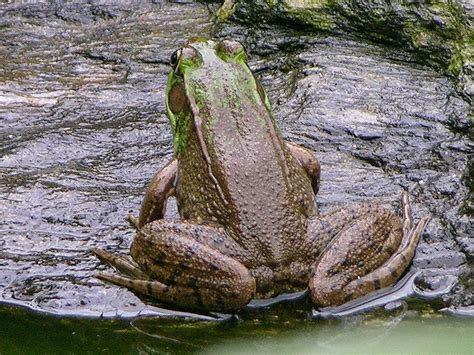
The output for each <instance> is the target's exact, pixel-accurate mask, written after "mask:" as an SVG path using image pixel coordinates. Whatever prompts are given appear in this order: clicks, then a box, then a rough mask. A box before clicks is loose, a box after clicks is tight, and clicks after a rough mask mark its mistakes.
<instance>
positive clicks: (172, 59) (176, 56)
mask: <svg viewBox="0 0 474 355" xmlns="http://www.w3.org/2000/svg"><path fill="white" fill-rule="evenodd" d="M180 56H181V49H177V50H175V51H174V52H173V54H171V57H170V65H171V67H172V68H173V70H176V66H177V65H178V60H179V57H180Z"/></svg>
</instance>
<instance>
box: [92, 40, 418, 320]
mask: <svg viewBox="0 0 474 355" xmlns="http://www.w3.org/2000/svg"><path fill="white" fill-rule="evenodd" d="M175 59H177V60H176V63H175V65H174V71H173V73H172V74H171V75H170V79H169V82H168V97H167V107H168V115H169V117H170V122H171V124H172V127H173V133H174V138H175V147H176V160H173V161H172V162H171V163H170V164H169V165H167V166H166V167H165V168H164V169H163V170H162V171H161V172H159V173H158V174H157V175H155V177H154V178H153V181H152V184H151V186H150V189H149V190H148V192H147V194H146V196H145V200H144V203H143V207H142V210H141V212H140V217H139V219H138V222H137V224H138V225H137V227H138V229H139V231H138V234H137V236H136V237H135V239H134V241H133V243H132V246H131V257H132V258H125V257H115V256H113V255H111V254H109V253H107V252H104V251H101V250H94V251H95V252H96V253H97V255H98V256H99V257H101V258H102V259H103V260H105V261H107V262H109V263H111V264H112V265H114V266H115V267H116V268H117V269H118V270H119V271H121V272H122V273H124V274H126V275H127V276H126V277H125V276H116V275H109V274H103V273H101V274H99V275H98V277H99V278H101V279H104V280H107V281H110V282H113V283H116V284H118V285H122V286H126V287H129V288H131V289H133V290H136V291H138V292H141V293H143V294H147V295H149V296H152V297H155V298H156V299H158V300H159V301H162V302H165V303H169V304H173V305H175V306H178V307H181V308H188V309H200V310H215V311H229V310H238V309H240V308H241V307H242V306H244V305H245V304H246V303H247V302H248V301H249V300H250V299H251V298H252V297H268V296H274V295H277V294H279V293H283V292H292V291H298V290H302V289H304V288H306V287H308V285H309V288H310V291H311V297H312V299H313V301H314V302H315V303H316V304H318V305H335V304H341V303H344V302H345V301H347V300H349V299H352V298H355V297H359V296H361V295H364V294H367V293H368V292H370V291H372V290H374V289H379V288H382V287H385V286H388V285H389V284H391V283H393V282H394V281H395V280H396V279H397V278H398V277H399V276H400V274H401V273H402V272H403V270H404V269H405V268H406V267H407V266H408V264H409V262H410V261H411V258H412V257H413V253H414V251H415V248H416V245H417V243H418V240H419V237H420V235H421V233H422V231H423V228H424V226H425V225H426V223H427V218H424V219H423V220H422V221H421V222H420V223H419V224H418V226H417V227H414V225H413V220H412V217H411V211H410V207H409V203H408V195H407V194H406V193H405V194H404V195H403V201H402V206H403V209H404V217H403V220H402V221H401V220H400V218H399V217H397V216H396V215H394V214H393V213H392V212H390V211H387V210H385V209H383V208H382V207H380V206H378V205H375V204H360V205H356V206H346V207H344V208H341V209H339V210H336V211H333V212H332V213H330V214H328V215H326V216H318V215H317V210H316V207H315V202H314V194H315V193H316V192H317V191H318V188H319V162H318V161H317V160H316V158H314V156H313V155H312V153H311V152H309V151H308V150H306V149H304V148H301V147H298V146H295V145H292V144H288V143H285V142H284V141H283V139H282V137H281V135H280V133H279V131H278V129H277V127H276V125H275V123H274V121H273V118H272V116H271V111H270V105H269V103H268V98H267V97H266V95H265V92H264V91H263V89H262V88H261V86H260V84H259V83H258V81H256V80H255V78H254V77H253V75H252V73H251V72H250V70H249V69H248V67H247V65H246V63H245V53H244V52H243V49H242V47H241V46H240V44H238V43H236V42H231V41H222V42H220V43H217V44H216V43H214V42H212V41H200V40H198V41H194V42H190V43H189V44H188V45H187V46H186V47H184V48H183V49H182V50H181V52H180V56H179V58H175ZM172 195H174V196H176V198H177V202H178V208H179V211H180V215H181V218H182V220H172V219H163V215H164V210H165V207H166V200H167V198H168V197H169V196H172Z"/></svg>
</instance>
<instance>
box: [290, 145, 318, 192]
mask: <svg viewBox="0 0 474 355" xmlns="http://www.w3.org/2000/svg"><path fill="white" fill-rule="evenodd" d="M285 143H286V146H287V147H288V149H289V150H290V152H291V155H293V158H295V159H296V160H297V161H298V162H299V163H300V164H301V166H302V167H303V169H304V171H305V172H306V174H307V175H308V177H309V179H310V180H311V186H312V187H313V191H314V194H315V195H316V194H317V193H318V191H319V178H320V174H321V166H320V164H319V160H318V159H316V157H315V156H314V155H313V153H312V152H311V151H309V150H308V149H306V148H303V147H301V146H299V145H296V144H293V143H289V142H285Z"/></svg>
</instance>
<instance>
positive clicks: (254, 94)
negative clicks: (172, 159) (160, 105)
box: [166, 38, 271, 156]
mask: <svg viewBox="0 0 474 355" xmlns="http://www.w3.org/2000/svg"><path fill="white" fill-rule="evenodd" d="M170 62H171V67H172V70H171V72H170V74H169V77H168V85H167V90H166V110H167V114H168V118H169V120H170V124H171V127H172V131H173V139H174V146H175V151H176V153H177V155H178V156H179V155H180V154H182V153H183V152H185V151H186V146H187V141H188V139H189V138H188V137H190V132H191V130H192V129H195V130H196V132H197V137H198V138H199V141H200V142H199V145H200V146H201V149H202V150H203V153H204V154H206V153H205V150H206V146H209V145H212V144H213V142H214V138H215V137H216V136H222V135H223V134H224V135H229V134H232V133H229V132H231V131H232V129H231V126H232V125H234V126H235V125H236V124H237V125H238V124H239V122H237V121H241V120H242V119H243V118H244V117H247V118H248V117H250V116H252V117H256V119H258V117H260V116H261V114H259V112H261V111H262V110H263V111H267V112H270V111H271V107H270V103H269V100H268V98H267V95H266V93H265V91H264V90H263V88H262V86H261V84H260V83H259V82H258V80H257V79H256V78H255V77H254V76H253V74H252V72H251V71H250V69H249V67H248V65H247V54H246V52H245V49H244V47H243V46H242V44H240V43H239V42H236V41H232V40H222V41H220V42H215V41H212V40H207V39H202V38H194V39H191V40H189V41H188V43H187V44H186V45H185V46H184V47H182V48H181V49H179V50H177V51H175V52H174V53H173V54H172V55H171V60H170ZM257 111H258V112H257ZM224 121H228V122H224ZM217 123H219V125H217ZM224 131H225V133H223V132H224Z"/></svg>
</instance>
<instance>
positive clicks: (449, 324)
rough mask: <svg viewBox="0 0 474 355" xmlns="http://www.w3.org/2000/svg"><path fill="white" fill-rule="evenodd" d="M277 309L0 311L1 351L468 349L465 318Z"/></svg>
mask: <svg viewBox="0 0 474 355" xmlns="http://www.w3.org/2000/svg"><path fill="white" fill-rule="evenodd" d="M289 313H290V312H288V311H287V312H285V310H284V309H279V310H276V311H274V312H271V314H270V313H268V312H265V313H264V314H260V315H259V314H257V315H255V314H253V315H244V316H242V318H244V320H242V319H240V320H236V319H233V320H230V321H226V322H221V323H215V322H211V323H209V322H192V321H184V320H179V321H176V320H174V321H173V320H164V319H141V320H134V321H130V320H127V321H125V320H123V321H119V320H115V321H113V320H95V321H94V320H88V319H78V318H66V319H64V318H56V317H51V316H41V315H38V314H32V313H29V312H25V311H23V310H20V309H9V308H5V307H1V308H0V336H1V339H2V341H1V342H0V353H28V354H31V353H43V352H48V353H69V354H76V353H77V354H83V353H88V352H91V353H98V352H108V353H127V354H139V353H140V354H142V353H183V352H187V353H189V352H193V353H194V352H196V353H203V354H222V353H226V354H229V353H230V354H248V353H263V354H269V353H272V354H273V353H275V354H288V353H292V354H308V353H312V354H314V353H323V354H347V353H351V354H352V353H357V354H453V353H455V354H472V353H473V351H474V340H473V339H474V322H473V321H472V318H470V319H463V318H454V317H447V316H442V315H433V314H432V313H431V311H430V310H423V308H422V307H421V308H420V309H419V310H418V311H408V312H407V311H403V310H402V311H400V310H399V311H396V312H390V313H383V314H380V313H379V314H374V315H373V317H370V318H361V317H350V318H345V319H344V320H332V321H329V320H325V321H321V320H320V321H317V322H315V321H309V320H307V319H306V318H305V317H304V312H299V313H296V314H292V315H289Z"/></svg>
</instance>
